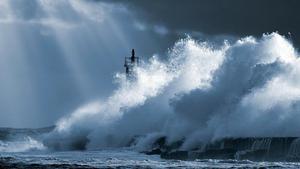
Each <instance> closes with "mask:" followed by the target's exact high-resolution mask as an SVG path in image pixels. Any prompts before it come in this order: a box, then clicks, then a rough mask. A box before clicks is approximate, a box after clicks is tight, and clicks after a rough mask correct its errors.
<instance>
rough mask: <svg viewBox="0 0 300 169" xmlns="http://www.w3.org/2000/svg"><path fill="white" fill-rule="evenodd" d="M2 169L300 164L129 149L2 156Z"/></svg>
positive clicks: (271, 165)
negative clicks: (187, 157) (186, 157)
mask: <svg viewBox="0 0 300 169" xmlns="http://www.w3.org/2000/svg"><path fill="white" fill-rule="evenodd" d="M0 168H30V169H35V168H300V163H291V162H252V161H247V160H245V161H237V160H211V159H207V160H195V161H181V160H164V159H161V158H160V157H159V156H158V155H145V154H142V153H138V152H135V151H132V150H129V149H107V150H98V151H66V152H52V151H30V152H14V153H8V152H1V153H0Z"/></svg>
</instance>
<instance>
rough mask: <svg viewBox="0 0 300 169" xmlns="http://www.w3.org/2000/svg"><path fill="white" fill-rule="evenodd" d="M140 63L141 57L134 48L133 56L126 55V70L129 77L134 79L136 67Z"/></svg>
mask: <svg viewBox="0 0 300 169" xmlns="http://www.w3.org/2000/svg"><path fill="white" fill-rule="evenodd" d="M139 63H140V58H139V57H136V56H135V51H134V49H132V51H131V57H125V64H124V67H125V70H126V77H127V79H132V78H133V77H134V69H135V67H136V66H138V64H139Z"/></svg>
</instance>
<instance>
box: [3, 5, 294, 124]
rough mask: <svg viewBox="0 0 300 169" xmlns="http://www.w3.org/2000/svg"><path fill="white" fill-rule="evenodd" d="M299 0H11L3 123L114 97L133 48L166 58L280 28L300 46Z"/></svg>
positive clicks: (46, 120) (46, 117)
mask: <svg viewBox="0 0 300 169" xmlns="http://www.w3.org/2000/svg"><path fill="white" fill-rule="evenodd" d="M299 8H300V1H298V0H251V1H250V0H249V1H241V0H228V1H225V0H224V1H222V0H185V1H181V0H160V1H159V0H115V1H108V0H107V1H106V0H86V1H85V0H78V1H77V0H76V1H73V0H69V1H68V0H62V1H52V0H46V1H42V0H32V1H30V2H29V1H26V2H25V1H23V0H3V1H1V2H0V62H1V63H0V70H1V72H0V81H1V82H0V126H2V127H4V126H9V127H42V126H48V125H52V124H54V123H55V122H56V121H57V120H58V119H59V118H60V117H62V116H64V115H66V114H69V113H71V112H72V111H73V110H74V109H76V108H77V107H79V106H80V105H82V104H84V103H86V102H89V101H91V100H94V99H101V98H105V97H107V96H108V95H109V94H110V93H111V91H112V90H113V89H114V88H115V84H114V83H113V80H114V79H113V76H114V74H115V73H116V72H123V71H124V69H123V61H124V60H123V59H124V56H125V55H129V54H130V50H131V48H135V49H136V53H137V55H139V56H142V57H143V58H148V57H150V56H152V55H153V54H159V55H160V56H161V57H162V58H163V57H164V53H165V52H167V49H168V48H170V47H172V45H173V44H174V43H175V41H176V40H178V39H180V38H183V37H185V36H186V34H189V35H191V36H192V37H194V38H196V39H199V40H209V41H212V42H216V43H219V42H222V41H223V40H224V39H229V40H231V39H232V40H234V39H236V38H239V37H242V36H247V35H254V36H261V35H262V34H263V33H268V32H273V31H278V32H279V33H281V34H284V35H286V36H291V37H289V38H291V40H292V41H293V42H294V44H295V45H296V47H299V45H300V32H299V30H300V24H299V23H300V10H299Z"/></svg>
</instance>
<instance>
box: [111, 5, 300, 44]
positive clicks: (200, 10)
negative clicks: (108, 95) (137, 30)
mask: <svg viewBox="0 0 300 169" xmlns="http://www.w3.org/2000/svg"><path fill="white" fill-rule="evenodd" d="M113 2H120V3H123V4H126V5H127V6H128V7H129V9H131V10H132V11H134V12H136V14H137V15H139V16H140V19H141V20H144V21H145V20H146V21H148V22H150V23H153V24H163V25H165V26H166V27H167V28H168V29H169V30H170V31H186V32H188V31H199V32H202V33H204V34H208V35H220V34H226V35H233V36H247V35H254V36H260V35H261V34H262V33H267V32H274V31H278V32H279V33H282V34H288V33H289V32H290V33H291V34H292V38H293V40H294V41H295V42H296V43H297V44H300V40H298V39H299V37H300V33H299V30H300V24H299V23H300V10H299V7H300V1H298V0H288V1H284V0H252V1H250V0H248V1H241V0H228V1H224V0H223V1H222V0H187V1H180V0H164V1H160V0H151V1H149V0H126V1H124V0H123V1H113Z"/></svg>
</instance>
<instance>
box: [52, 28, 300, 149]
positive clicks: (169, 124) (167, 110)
mask: <svg viewBox="0 0 300 169" xmlns="http://www.w3.org/2000/svg"><path fill="white" fill-rule="evenodd" d="M167 55H168V59H167V60H165V61H161V60H159V59H158V58H157V57H153V58H151V59H150V60H149V61H145V62H144V63H143V64H142V65H141V66H140V67H138V68H137V69H136V76H137V77H136V80H135V81H126V80H125V74H122V73H119V74H117V75H116V77H117V81H118V84H119V87H118V89H117V90H115V91H114V92H113V94H112V95H111V96H110V97H109V98H108V99H107V100H103V101H96V102H94V103H91V104H88V105H87V106H83V107H82V108H79V109H78V110H77V111H75V112H74V113H72V114H71V115H70V116H68V117H65V118H63V119H61V120H60V121H59V122H58V124H57V128H56V132H57V134H58V136H57V137H58V138H59V137H61V136H62V135H67V136H68V135H71V136H74V135H75V136H76V137H70V138H75V139H72V140H76V139H77V138H78V137H77V136H78V133H80V134H79V138H82V136H80V135H83V136H84V137H86V140H88V141H86V144H88V146H87V147H86V148H90V149H93V148H101V147H102V148H103V147H111V146H118V147H119V146H125V145H127V144H126V143H128V142H130V140H131V139H132V138H133V137H134V136H136V135H141V136H142V135H148V134H150V135H151V137H145V138H149V139H152V140H153V138H156V136H155V135H157V136H162V135H164V136H167V141H168V142H174V141H177V140H182V139H184V140H185V142H184V143H183V146H182V149H191V148H193V147H197V146H199V145H200V144H203V143H205V142H209V141H213V140H217V139H221V138H224V137H258V136H260V137H263V136H268V137H273V136H298V134H297V133H299V131H298V128H299V127H298V123H297V119H298V118H299V117H300V116H299V115H298V108H299V106H298V100H299V97H300V92H299V91H300V90H299V88H298V87H297V86H299V80H298V78H297V76H298V75H299V74H300V70H299V68H298V67H299V66H298V65H299V59H298V54H297V52H296V51H295V49H294V48H293V46H292V44H291V43H290V42H289V41H288V40H287V39H285V37H283V36H281V35H279V34H277V33H272V34H265V35H263V36H262V38H261V39H255V38H254V37H251V36H250V37H246V38H243V39H240V40H238V41H237V42H235V43H232V44H229V43H228V42H226V41H225V43H224V45H223V46H219V47H212V46H211V45H209V43H208V42H198V41H195V40H193V39H192V38H190V37H188V38H186V39H183V40H179V41H178V42H176V43H175V45H174V47H173V48H171V49H170V50H169V52H168V53H167ZM288 126H289V127H288ZM81 131H84V132H81ZM82 133H85V134H82ZM67 138H68V137H67ZM141 141H143V143H145V142H151V141H147V140H145V139H141ZM137 144H139V143H137ZM149 144H150V143H149ZM139 145H143V144H142V143H141V144H139Z"/></svg>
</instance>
